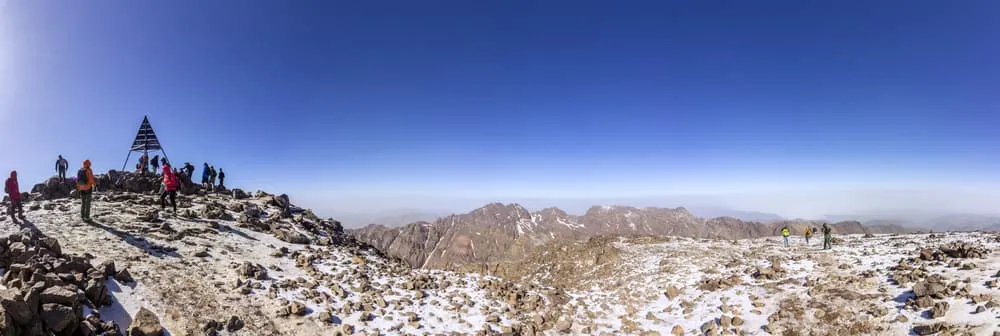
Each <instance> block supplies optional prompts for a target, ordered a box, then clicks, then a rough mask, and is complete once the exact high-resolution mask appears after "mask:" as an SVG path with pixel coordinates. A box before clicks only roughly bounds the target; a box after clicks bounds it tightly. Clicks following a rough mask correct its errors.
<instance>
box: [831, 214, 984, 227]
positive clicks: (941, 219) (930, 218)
mask: <svg viewBox="0 0 1000 336" xmlns="http://www.w3.org/2000/svg"><path fill="white" fill-rule="evenodd" d="M826 218H827V219H828V220H839V219H843V218H854V219H857V220H860V221H861V222H862V223H865V224H871V225H886V224H888V225H899V226H905V227H910V228H918V229H922V230H935V231H975V230H981V231H1000V217H997V216H990V215H979V214H963V213H939V212H928V211H904V210H894V211H880V212H877V213H868V214H858V215H831V216H826Z"/></svg>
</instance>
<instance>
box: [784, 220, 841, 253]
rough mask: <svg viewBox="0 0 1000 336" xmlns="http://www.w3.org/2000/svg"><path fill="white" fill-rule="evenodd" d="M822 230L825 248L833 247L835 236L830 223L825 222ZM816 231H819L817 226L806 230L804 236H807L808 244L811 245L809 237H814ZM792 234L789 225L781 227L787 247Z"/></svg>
mask: <svg viewBox="0 0 1000 336" xmlns="http://www.w3.org/2000/svg"><path fill="white" fill-rule="evenodd" d="M822 230H823V249H824V250H829V249H831V248H833V237H832V234H833V229H832V228H830V225H829V224H827V223H823V229H822ZM814 233H817V230H816V228H814V227H807V228H806V232H805V233H804V234H803V236H805V238H806V245H809V238H812V235H813V234H814ZM791 235H792V231H791V230H789V229H788V226H785V227H783V228H781V237H782V238H784V239H785V247H788V237H789V236H791Z"/></svg>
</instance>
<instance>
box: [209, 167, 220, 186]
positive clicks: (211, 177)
mask: <svg viewBox="0 0 1000 336" xmlns="http://www.w3.org/2000/svg"><path fill="white" fill-rule="evenodd" d="M216 176H218V174H216V173H215V166H208V187H209V188H210V189H211V190H212V191H215V177H216Z"/></svg>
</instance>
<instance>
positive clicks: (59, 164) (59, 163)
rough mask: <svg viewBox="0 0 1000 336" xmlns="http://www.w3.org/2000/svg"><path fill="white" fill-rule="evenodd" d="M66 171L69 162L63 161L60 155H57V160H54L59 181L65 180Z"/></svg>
mask: <svg viewBox="0 0 1000 336" xmlns="http://www.w3.org/2000/svg"><path fill="white" fill-rule="evenodd" d="M66 170H69V162H67V161H66V159H63V157H62V155H59V159H58V160H56V172H58V173H59V180H60V181H65V180H66Z"/></svg>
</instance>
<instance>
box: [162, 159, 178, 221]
mask: <svg viewBox="0 0 1000 336" xmlns="http://www.w3.org/2000/svg"><path fill="white" fill-rule="evenodd" d="M179 186H180V184H178V183H177V175H174V171H173V170H171V169H170V164H164V165H163V193H161V194H160V209H162V210H166V209H167V196H170V205H173V206H174V212H175V213H176V212H177V188H178V187H179Z"/></svg>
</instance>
